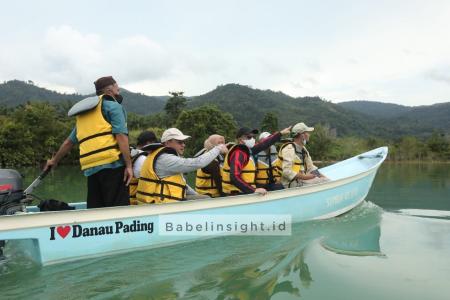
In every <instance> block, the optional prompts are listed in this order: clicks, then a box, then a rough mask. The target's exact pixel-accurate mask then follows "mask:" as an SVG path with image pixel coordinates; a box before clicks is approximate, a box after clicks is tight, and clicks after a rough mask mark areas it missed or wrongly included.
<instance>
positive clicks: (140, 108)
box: [0, 80, 169, 114]
mask: <svg viewBox="0 0 450 300" xmlns="http://www.w3.org/2000/svg"><path fill="white" fill-rule="evenodd" d="M121 94H122V95H123V96H124V98H125V99H126V101H124V106H125V109H126V110H127V111H128V112H134V113H137V114H152V113H157V112H160V111H162V110H163V109H164V105H165V104H166V100H167V99H168V98H169V96H146V95H144V94H141V93H133V92H130V91H128V90H126V89H124V88H121ZM92 95H93V94H90V95H80V94H61V93H58V92H55V91H51V90H48V89H45V88H41V87H38V86H36V85H34V84H33V83H32V82H29V83H26V82H24V81H20V80H11V81H7V82H4V83H2V84H0V105H5V106H9V107H14V106H18V105H21V104H25V103H27V102H33V101H42V102H49V103H51V104H56V103H61V102H71V103H75V102H77V101H79V100H81V99H84V98H86V97H88V96H92Z"/></svg>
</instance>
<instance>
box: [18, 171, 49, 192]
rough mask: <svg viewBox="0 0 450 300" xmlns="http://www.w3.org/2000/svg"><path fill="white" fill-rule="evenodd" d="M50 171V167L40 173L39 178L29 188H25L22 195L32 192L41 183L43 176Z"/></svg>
mask: <svg viewBox="0 0 450 300" xmlns="http://www.w3.org/2000/svg"><path fill="white" fill-rule="evenodd" d="M51 169H52V167H48V168H47V170H45V171H42V173H41V174H39V176H38V177H37V178H36V179H35V180H34V181H33V182H32V183H31V184H30V186H29V187H27V188H26V189H25V191H23V193H24V194H25V195H27V194H30V193H31V192H33V190H34V189H35V188H36V187H37V186H38V185H39V184H40V183H41V181H42V180H43V179H44V178H45V176H47V174H48V173H49V172H50V170H51Z"/></svg>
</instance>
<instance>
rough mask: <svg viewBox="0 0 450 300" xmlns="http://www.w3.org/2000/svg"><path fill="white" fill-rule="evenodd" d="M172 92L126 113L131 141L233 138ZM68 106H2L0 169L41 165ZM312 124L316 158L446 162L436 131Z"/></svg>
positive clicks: (217, 116)
mask: <svg viewBox="0 0 450 300" xmlns="http://www.w3.org/2000/svg"><path fill="white" fill-rule="evenodd" d="M170 94H171V97H170V98H169V99H168V100H167V102H166V104H165V108H164V111H162V112H160V113H157V114H153V115H147V116H142V115H138V114H135V113H128V120H127V121H128V129H129V136H130V144H134V143H135V142H136V138H137V136H138V135H139V133H140V132H141V131H142V130H153V131H154V132H155V133H156V134H157V136H161V134H162V132H163V131H164V130H165V129H166V128H169V127H177V128H179V129H180V130H181V131H183V133H185V134H188V135H190V136H192V138H191V139H190V140H189V141H188V144H187V148H186V155H188V156H191V155H194V154H195V153H196V152H197V151H199V150H200V149H201V148H202V147H203V141H204V140H205V139H206V138H207V137H208V136H209V135H210V134H213V133H217V134H220V135H223V136H225V138H226V140H227V141H234V139H235V133H236V130H237V128H238V124H237V122H236V121H235V119H234V118H233V116H232V115H231V114H230V113H227V112H223V111H221V110H220V109H219V108H218V107H216V106H214V105H212V104H206V105H202V106H199V107H196V108H192V109H187V103H188V100H187V99H186V98H185V97H184V95H183V92H171V93H170ZM69 108H70V104H69V103H60V104H50V103H46V102H28V103H26V104H23V105H20V106H17V107H14V108H9V107H0V165H1V167H2V168H5V167H12V168H15V167H18V166H30V165H41V164H43V162H45V160H46V159H48V158H49V157H51V156H52V154H53V153H54V152H56V151H57V150H58V147H59V145H60V144H61V142H62V141H63V140H64V139H65V138H67V136H68V135H69V133H70V131H71V130H72V128H73V126H74V125H75V119H74V118H69V117H67V111H68V109H69ZM261 117H262V118H261V119H262V120H261V123H260V124H254V125H259V126H255V127H259V128H260V129H261V130H262V131H269V132H274V131H276V130H278V129H279V128H278V118H277V116H276V114H275V113H273V112H270V111H269V112H267V113H265V115H264V116H261ZM300 121H302V120H298V122H300ZM308 125H310V124H308ZM311 125H314V126H315V131H314V133H313V134H312V135H311V140H310V143H309V144H308V149H309V150H310V153H311V155H312V156H313V158H314V159H315V160H326V161H330V160H341V159H344V158H348V157H350V156H353V155H356V154H358V153H361V152H364V151H367V150H370V149H373V148H376V147H379V146H385V145H387V146H389V157H388V159H390V160H394V161H418V160H420V161H422V160H438V161H448V160H450V146H449V144H450V142H449V139H448V137H446V136H445V135H444V134H443V133H440V132H437V131H436V132H434V133H433V134H432V135H431V136H430V137H428V138H426V139H423V138H418V137H414V136H404V137H401V138H399V139H395V140H386V139H380V138H376V137H366V138H361V137H355V136H345V137H336V136H335V131H334V130H333V129H332V128H330V127H329V126H328V125H326V124H311ZM77 152H78V151H75V150H74V151H72V152H71V153H70V155H68V156H66V157H65V158H64V160H63V161H62V162H61V163H63V164H76V163H77V162H78V153H77Z"/></svg>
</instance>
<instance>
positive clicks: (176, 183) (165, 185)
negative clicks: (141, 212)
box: [136, 147, 186, 204]
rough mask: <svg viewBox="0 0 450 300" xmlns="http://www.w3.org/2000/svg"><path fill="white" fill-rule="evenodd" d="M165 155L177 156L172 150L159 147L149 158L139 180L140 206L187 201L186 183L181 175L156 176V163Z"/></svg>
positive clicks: (137, 195)
mask: <svg viewBox="0 0 450 300" xmlns="http://www.w3.org/2000/svg"><path fill="white" fill-rule="evenodd" d="M163 153H169V154H174V155H177V152H176V151H175V150H174V149H172V148H168V147H159V148H157V149H156V150H154V151H152V153H150V154H149V155H148V156H147V159H146V160H145V162H144V164H143V165H142V169H141V177H140V178H139V180H138V187H137V193H136V199H137V201H138V202H139V204H144V203H168V202H177V201H182V200H185V199H186V181H185V180H184V178H183V175H182V174H181V173H180V174H175V175H172V176H168V177H165V178H159V177H158V175H156V172H155V163H156V160H157V159H158V157H159V156H160V155H161V154H163Z"/></svg>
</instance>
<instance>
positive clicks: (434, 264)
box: [0, 164, 450, 299]
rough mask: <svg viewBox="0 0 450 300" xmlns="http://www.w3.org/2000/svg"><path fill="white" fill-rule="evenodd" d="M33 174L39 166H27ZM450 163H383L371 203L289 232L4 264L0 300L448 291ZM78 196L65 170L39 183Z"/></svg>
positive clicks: (413, 295) (420, 295)
mask: <svg viewBox="0 0 450 300" xmlns="http://www.w3.org/2000/svg"><path fill="white" fill-rule="evenodd" d="M25 171H26V172H28V173H27V174H30V175H31V176H27V179H26V180H27V182H31V181H32V179H33V178H34V177H35V176H36V175H37V173H32V171H30V170H28V171H27V170H22V172H25ZM449 175H450V165H448V164H447V165H445V164H432V165H419V164H384V165H383V166H382V168H381V169H380V171H379V173H378V175H377V178H376V180H375V182H374V185H373V187H372V190H371V192H370V194H369V195H368V197H367V199H366V200H367V201H366V202H364V203H363V204H362V205H360V206H358V207H357V208H355V209H353V210H352V211H351V212H349V213H347V214H345V215H344V216H341V217H338V218H333V219H330V220H324V221H314V222H307V223H302V224H295V225H294V227H293V231H292V235H291V236H270V237H269V236H259V237H258V236H253V237H250V236H245V237H236V236H234V237H233V236H230V237H222V238H216V239H210V240H203V241H198V242H193V243H189V244H182V245H176V246H173V247H167V248H160V249H153V250H146V251H139V252H135V253H129V254H123V255H116V256H110V257H105V258H98V259H91V260H84V261H79V262H73V263H66V264H61V265H55V266H49V267H44V268H41V267H38V266H36V265H34V264H32V263H31V262H29V261H27V260H25V259H22V257H21V256H20V255H16V256H14V257H12V258H11V259H10V260H9V261H8V262H7V263H3V264H0V298H1V299H9V298H11V299H25V298H26V299H86V298H93V299H111V298H112V299H123V298H125V299H126V298H130V299H177V298H184V299H269V298H270V299H449V295H450V285H449V283H450V176H449ZM35 192H36V194H37V195H39V196H41V197H44V198H45V197H52V198H56V199H65V200H68V201H77V200H80V199H83V198H84V197H85V193H86V192H85V180H84V178H83V177H82V176H81V175H80V173H79V171H78V170H77V169H76V168H62V167H61V168H59V169H57V170H55V172H54V173H53V174H52V175H51V176H50V177H49V178H46V179H45V182H44V183H43V184H42V185H41V186H40V187H39V188H38V189H36V191H35Z"/></svg>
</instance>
